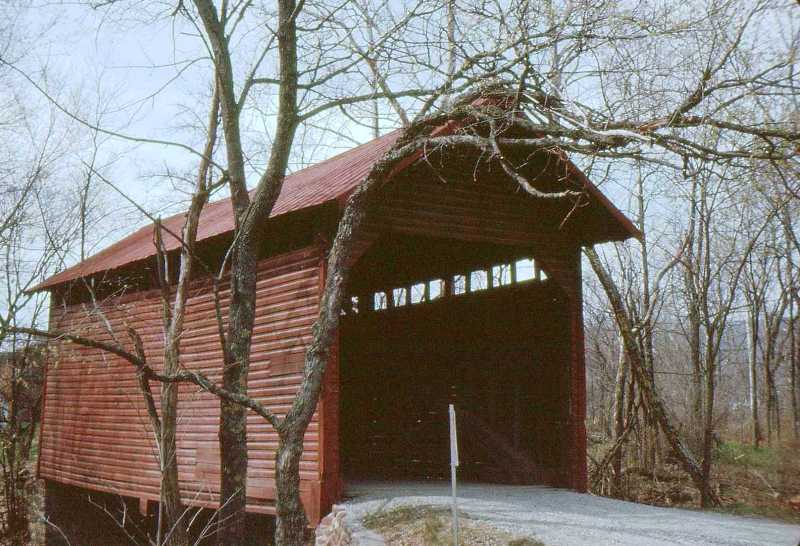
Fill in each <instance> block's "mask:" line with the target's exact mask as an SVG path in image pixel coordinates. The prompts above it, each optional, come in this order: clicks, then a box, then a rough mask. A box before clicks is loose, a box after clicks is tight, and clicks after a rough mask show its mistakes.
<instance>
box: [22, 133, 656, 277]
mask: <svg viewBox="0 0 800 546" xmlns="http://www.w3.org/2000/svg"><path fill="white" fill-rule="evenodd" d="M439 129H440V131H436V132H440V133H444V132H450V125H449V124H445V125H444V126H442V127H440V128H439ZM402 135H403V130H402V129H397V130H395V131H392V132H390V133H388V134H386V135H383V136H381V137H379V138H376V139H375V140H372V141H370V142H367V143H366V144H362V145H361V146H357V147H355V148H353V149H352V150H348V151H346V152H343V153H341V154H339V155H336V156H334V157H332V158H330V159H327V160H325V161H322V162H320V163H317V164H315V165H313V166H310V167H307V168H305V169H302V170H300V171H297V172H295V173H292V174H290V175H288V176H287V177H286V179H285V180H284V183H283V188H282V189H281V193H280V196H279V197H278V200H277V202H276V203H275V206H274V207H273V210H272V214H271V216H270V217H271V218H274V217H276V216H281V215H283V214H288V213H290V212H294V211H298V210H301V209H306V208H309V207H314V206H317V205H322V204H324V203H327V202H330V201H333V200H337V199H341V198H343V197H345V196H347V195H348V194H349V193H350V192H351V191H353V190H354V189H355V188H356V187H357V186H358V184H359V183H361V181H362V180H363V179H364V178H365V177H366V176H367V175H368V174H369V172H370V170H371V169H372V167H373V166H374V165H375V163H376V162H377V161H379V160H380V159H381V158H382V157H383V156H384V155H385V154H386V153H387V152H388V151H389V150H390V149H391V148H392V146H394V144H395V143H396V142H397V141H398V139H399V138H400V137H401V136H402ZM567 162H568V164H569V166H570V167H571V169H570V170H572V169H574V171H573V175H574V176H576V178H577V179H578V180H579V181H580V182H582V183H583V185H584V187H585V188H586V189H587V190H588V191H589V193H591V194H593V195H594V196H595V197H596V198H597V199H598V201H599V203H600V204H601V205H602V207H603V208H605V209H606V210H607V212H609V213H610V215H611V216H612V218H613V221H614V223H616V224H617V229H616V230H614V231H615V232H617V233H619V234H623V236H619V235H616V234H615V235H614V236H612V237H607V238H606V239H605V240H622V239H626V238H628V237H638V236H640V233H639V230H638V229H636V227H635V226H634V225H633V224H632V223H631V222H630V220H628V218H626V217H625V215H624V214H622V212H620V211H619V209H617V208H616V207H615V206H614V205H613V204H612V203H611V202H610V201H609V200H608V199H607V198H606V197H605V196H604V195H603V194H602V193H601V192H600V191H599V190H598V189H597V187H596V186H594V184H592V183H591V182H590V181H589V180H588V179H587V178H586V176H585V175H583V173H582V172H581V171H580V170H579V169H577V167H575V166H574V165H573V164H572V163H571V162H569V160H567ZM184 219H185V213H181V214H177V215H175V216H172V217H170V218H167V219H166V220H162V224H163V225H164V227H165V228H166V229H165V232H166V231H167V230H168V231H170V232H172V233H176V234H180V233H181V230H182V228H183V223H184ZM233 229H234V224H233V212H232V209H231V206H230V199H222V200H220V201H215V202H213V203H209V204H207V205H206V206H205V207H204V209H203V211H202V213H201V216H200V223H199V227H198V231H197V240H198V241H203V240H206V239H210V238H212V237H215V236H217V235H222V234H225V233H230V232H232V231H233ZM164 245H165V246H166V248H167V250H174V249H177V248H178V247H179V246H180V243H179V241H178V239H176V238H175V237H173V236H171V235H169V233H165V235H164ZM155 252H156V249H155V246H154V244H153V226H152V224H150V225H147V226H144V227H142V228H140V229H139V230H137V231H136V232H134V233H132V234H131V235H129V236H127V237H125V238H124V239H122V240H120V241H118V242H116V243H114V244H113V245H111V246H109V247H107V248H105V249H104V250H102V251H100V252H98V253H97V254H95V255H93V256H91V257H89V258H87V259H86V260H84V261H82V262H81V263H79V264H76V265H74V266H72V267H70V268H67V269H65V270H64V271H62V272H60V273H58V274H56V275H53V276H52V277H50V278H48V279H46V280H45V281H44V282H42V283H41V284H39V285H38V286H36V287H35V288H33V291H38V290H44V289H47V288H52V287H54V286H57V285H59V284H62V283H66V282H69V281H72V280H75V279H79V278H82V277H87V276H90V275H93V274H96V273H100V272H103V271H109V270H113V269H116V268H119V267H122V266H125V265H128V264H131V263H133V262H137V261H140V260H144V259H146V258H149V257H151V256H153V255H154V254H155Z"/></svg>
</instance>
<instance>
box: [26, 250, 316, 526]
mask: <svg viewBox="0 0 800 546" xmlns="http://www.w3.org/2000/svg"><path fill="white" fill-rule="evenodd" d="M319 263H320V257H319V249H318V248H317V247H309V248H304V249H301V250H298V251H294V252H290V253H288V254H285V255H281V256H276V257H274V258H269V259H266V260H264V261H262V262H261V264H260V265H259V273H258V275H259V280H258V284H257V303H256V306H257V310H258V311H257V317H256V325H255V328H254V335H253V353H252V365H251V381H250V393H251V394H252V395H254V396H256V397H257V398H259V399H260V400H261V401H262V402H264V403H266V404H267V406H268V407H269V408H270V409H272V410H273V411H276V412H277V413H281V412H285V411H287V410H288V408H289V405H290V404H291V401H292V398H293V395H294V392H295V391H296V390H297V388H298V386H299V383H300V381H301V373H300V372H301V368H302V363H301V362H302V360H301V358H300V357H298V356H297V355H302V354H303V353H304V349H305V346H306V345H307V344H308V342H309V341H310V339H311V325H312V324H313V321H314V320H315V318H316V314H317V305H318V299H319V288H320V287H319V272H318V269H319ZM206 286H207V283H203V282H202V281H199V282H198V283H197V284H196V285H195V286H194V288H193V290H192V294H191V296H190V298H189V303H188V312H187V316H186V333H185V335H184V337H183V339H182V344H181V350H182V354H183V357H184V362H186V363H187V365H188V366H189V367H191V368H194V369H198V370H202V371H203V372H205V373H206V374H208V375H209V377H211V378H212V379H214V380H219V379H220V370H219V366H220V363H221V353H220V349H219V342H218V339H217V333H216V322H215V319H214V316H213V313H214V310H213V303H212V298H211V295H210V293H209V291H208V290H207V288H206ZM227 296H228V293H227V291H226V290H224V291H223V308H224V305H225V301H224V298H227ZM102 308H103V310H104V313H105V316H106V318H107V320H108V323H109V324H110V325H111V327H112V329H113V330H114V331H115V335H116V336H117V338H118V339H119V340H120V341H121V342H122V344H123V345H126V346H127V345H129V341H128V339H127V336H126V335H125V334H124V330H123V328H124V327H126V326H131V327H133V328H134V329H136V330H137V331H138V332H141V333H142V338H143V342H144V344H145V351H146V353H147V355H148V362H149V363H150V364H151V365H153V366H154V367H156V368H158V367H160V366H161V363H162V360H163V359H162V357H161V354H160V350H161V347H162V342H161V339H162V336H161V326H160V318H159V316H160V309H159V308H160V301H159V295H158V293H157V292H155V291H148V292H145V293H139V294H138V297H132V296H126V297H123V298H117V299H113V298H112V299H109V300H107V301H105V302H104V303H103V306H102ZM51 324H52V325H53V328H54V329H67V330H70V331H74V332H76V333H77V332H80V333H81V334H83V335H86V336H89V337H95V338H98V339H102V340H105V341H112V339H113V338H112V336H111V335H110V334H109V333H108V332H106V331H105V330H104V326H103V324H102V321H100V320H98V317H97V315H96V314H95V315H94V316H91V315H90V314H88V313H87V309H86V306H85V305H80V304H79V305H73V306H69V307H67V308H66V310H64V309H63V308H61V309H59V310H58V311H54V313H53V320H52V322H51ZM58 349H59V355H58V360H57V361H56V362H54V363H52V364H51V365H50V366H49V370H48V375H47V379H46V384H45V388H46V389H47V396H46V398H45V404H44V411H43V420H44V421H45V422H46V423H47V426H46V427H42V432H41V441H40V446H41V449H40V458H39V461H38V466H39V474H40V476H41V477H42V478H45V479H51V480H56V481H62V482H64V483H69V484H72V485H79V486H82V487H87V488H90V489H96V490H101V491H106V492H112V493H116V494H120V495H124V496H130V497H138V498H140V499H141V498H144V499H151V500H156V499H157V498H158V483H159V472H158V465H157V462H156V457H155V442H154V441H153V438H152V435H151V431H150V429H149V424H148V421H147V416H146V412H145V409H144V404H143V402H142V398H141V394H140V393H139V392H138V388H137V385H136V380H135V374H134V370H133V369H132V367H131V366H130V364H128V363H126V362H124V361H122V360H121V359H117V358H114V357H109V356H108V355H106V354H103V353H101V352H100V351H96V350H92V349H87V348H83V347H79V346H75V345H73V344H66V343H61V344H60V345H59V347H58ZM273 367H274V368H275V370H273ZM154 390H155V391H156V392H155V394H156V395H157V394H158V385H157V384H156V385H154ZM179 393H180V394H179V398H180V401H179V409H180V417H179V429H178V437H179V441H178V461H179V469H180V479H181V488H182V495H183V497H184V500H185V501H186V502H188V503H190V504H196V505H203V506H211V507H213V506H214V504H215V503H216V502H217V492H218V487H219V485H218V483H219V462H218V452H215V447H216V434H217V426H218V422H219V417H218V416H219V403H218V401H217V400H216V399H215V398H214V397H213V396H210V395H207V394H205V393H202V392H200V391H199V390H198V389H197V388H196V387H194V386H191V385H181V386H180V388H179ZM248 436H249V437H248V444H249V457H250V465H249V470H248V476H249V480H248V481H250V482H251V483H252V484H253V488H252V491H250V494H249V498H248V509H249V510H252V511H255V512H271V511H273V504H274V487H273V486H272V485H270V484H271V483H272V480H273V478H274V452H275V449H276V448H277V442H278V437H277V434H276V433H275V431H274V430H272V428H271V427H270V426H269V425H268V424H267V423H266V422H264V420H263V419H261V418H260V417H258V416H256V415H251V416H249V417H248ZM320 439H321V433H320V426H319V423H318V421H317V417H316V416H315V418H314V420H313V422H312V423H311V425H310V426H309V430H308V432H307V434H306V440H305V451H304V455H303V459H302V462H301V479H302V482H303V485H302V490H303V498H304V501H305V502H307V511H308V513H309V516H313V517H315V518H318V517H319V493H318V492H319V481H320V479H321V476H320V465H319V462H320V453H321V449H320Z"/></svg>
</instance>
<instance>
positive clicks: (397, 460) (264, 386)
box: [39, 131, 637, 522]
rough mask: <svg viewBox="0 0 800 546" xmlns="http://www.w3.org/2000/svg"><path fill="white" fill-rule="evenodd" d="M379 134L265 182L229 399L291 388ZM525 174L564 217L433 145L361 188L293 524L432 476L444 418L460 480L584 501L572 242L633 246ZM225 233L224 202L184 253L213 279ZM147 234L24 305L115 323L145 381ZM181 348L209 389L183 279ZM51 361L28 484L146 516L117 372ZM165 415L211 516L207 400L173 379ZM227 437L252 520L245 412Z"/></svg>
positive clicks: (210, 210)
mask: <svg viewBox="0 0 800 546" xmlns="http://www.w3.org/2000/svg"><path fill="white" fill-rule="evenodd" d="M400 136H401V132H400V131H395V132H393V133H390V134H387V135H385V136H383V137H381V138H378V139H376V140H374V141H372V142H369V143H367V144H364V145H363V146H359V147H357V148H355V149H353V150H351V151H348V152H346V153H343V154H341V155H338V156H336V157H334V158H332V159H329V160H327V161H323V162H321V163H319V164H317V165H315V166H313V167H309V168H307V169H304V170H302V171H299V172H297V173H294V174H292V175H291V176H289V177H288V178H287V179H286V182H285V185H284V188H283V191H282V193H281V195H280V198H279V200H278V202H277V205H276V206H275V209H274V211H273V214H272V218H271V219H270V220H269V226H267V227H268V230H269V233H270V237H269V243H268V245H267V246H266V247H265V248H264V249H263V257H262V259H261V261H260V270H259V278H258V296H257V298H258V299H257V318H256V326H255V331H254V336H253V355H252V364H251V371H250V376H249V392H250V394H251V395H252V396H254V397H257V398H258V399H259V400H260V401H261V402H262V403H264V404H265V405H267V406H268V407H269V408H270V409H271V410H273V411H274V412H276V413H278V414H280V413H282V412H284V411H285V410H286V409H287V408H288V405H289V404H290V402H291V399H292V396H293V393H294V392H295V391H296V389H297V387H298V385H299V383H300V381H301V379H302V375H301V372H302V363H303V356H304V350H305V347H306V346H307V344H308V343H309V341H310V336H311V326H312V324H313V322H314V320H315V319H316V316H317V310H318V303H319V300H320V295H321V289H322V283H323V279H324V272H325V267H326V252H327V249H328V246H329V241H331V239H332V236H333V234H334V233H335V229H336V224H337V221H338V218H339V216H340V214H341V211H342V207H343V204H344V202H345V200H346V198H347V196H348V195H349V194H350V193H351V192H352V191H353V190H354V189H355V188H356V186H357V185H358V184H359V183H360V181H361V180H362V179H363V178H364V177H365V176H366V174H367V173H368V172H369V171H370V169H371V168H372V166H373V165H374V164H375V163H376V162H377V161H378V160H379V159H380V158H381V157H382V156H383V155H384V154H385V153H386V152H387V151H388V150H390V149H391V148H392V146H393V145H394V144H395V142H396V141H397V139H398V138H399V137H400ZM517 159H519V160H520V161H519V162H520V163H522V159H523V158H517ZM524 159H525V167H524V169H523V170H524V174H525V175H526V176H527V177H528V178H529V179H530V180H533V181H534V184H535V185H536V186H537V187H538V188H539V189H540V190H542V191H560V190H563V189H565V188H573V189H577V190H581V191H583V192H584V197H583V198H582V202H581V203H580V206H577V207H574V206H573V205H574V203H572V202H569V201H566V202H564V201H551V200H540V199H535V198H533V197H531V196H529V195H527V194H526V193H524V192H521V191H520V190H519V188H518V187H517V186H516V185H515V183H514V182H513V181H511V180H510V179H509V178H508V177H506V176H505V175H504V174H503V172H502V170H501V169H500V168H498V166H497V165H496V164H495V163H493V161H491V160H490V159H488V158H486V157H480V156H479V155H478V154H477V153H474V152H465V151H463V150H452V149H439V150H436V151H432V152H430V153H428V154H427V155H426V156H425V158H424V159H423V158H420V159H418V160H417V161H415V162H414V163H412V164H411V165H409V166H407V167H406V168H404V169H403V170H402V172H400V173H398V174H397V175H396V176H395V177H394V178H393V179H392V180H391V181H390V182H389V183H388V184H386V185H385V186H384V187H383V188H382V189H381V190H380V192H381V193H380V195H379V196H378V197H377V199H375V201H374V203H373V205H372V208H371V210H370V211H369V217H368V218H369V230H368V235H367V236H365V237H364V239H363V240H362V241H361V243H362V244H361V245H360V251H361V254H360V258H359V260H358V262H357V263H356V265H355V266H354V271H353V276H352V281H351V284H350V287H349V289H350V294H351V298H350V300H349V304H348V306H347V313H346V316H344V317H343V319H342V325H341V328H340V330H339V337H338V346H337V350H336V351H335V352H334V357H333V359H332V361H331V362H330V363H329V366H328V369H327V372H326V376H325V385H324V390H323V395H322V399H321V401H320V403H319V407H318V410H317V413H316V416H315V418H314V420H313V422H312V424H311V426H310V427H309V430H308V432H307V434H306V440H305V450H304V455H303V460H302V463H301V479H302V487H301V489H302V498H303V500H304V504H305V507H306V511H307V513H308V515H309V518H310V519H311V520H312V522H314V521H317V520H318V519H319V517H320V515H321V514H323V513H324V512H325V511H326V510H327V509H328V508H329V507H330V505H331V503H332V502H334V501H335V500H336V499H338V498H340V496H341V495H342V492H343V482H344V481H346V480H348V479H360V478H378V479H393V478H406V479H408V478H422V479H426V478H440V477H444V476H445V475H446V472H447V457H448V450H447V434H446V430H447V419H446V408H447V404H448V403H454V404H455V405H456V407H457V408H458V410H459V412H460V415H461V417H460V423H459V426H460V429H461V430H460V435H461V441H462V446H461V452H462V453H461V456H462V467H461V471H462V475H463V477H464V478H465V479H468V480H481V481H490V482H505V483H543V484H550V485H554V486H558V487H567V488H572V489H577V490H584V489H585V488H586V479H587V478H586V438H585V429H584V415H585V380H584V344H583V321H582V311H581V306H582V301H581V272H580V248H581V246H582V245H592V244H595V243H600V242H605V241H619V240H623V239H626V238H628V237H630V236H635V235H636V234H637V231H636V229H635V228H634V227H633V226H632V225H631V223H630V222H629V221H628V220H627V219H626V218H625V217H624V216H623V215H622V214H621V213H620V212H619V211H618V210H617V209H616V208H615V207H614V206H613V205H612V204H611V203H610V202H609V201H608V200H607V199H606V198H605V197H604V196H602V195H601V194H600V192H599V191H598V190H597V189H596V188H595V187H594V186H593V185H592V184H591V182H589V181H588V180H587V179H586V177H585V176H584V175H583V174H582V173H581V172H580V171H579V170H578V169H577V168H575V166H574V165H573V164H572V163H570V162H569V161H567V160H566V159H565V158H564V157H563V155H561V154H558V153H553V152H548V151H539V152H537V153H535V154H533V155H531V156H529V157H527V158H524ZM182 222H183V216H182V215H178V216H176V217H174V218H171V219H169V220H167V221H166V225H167V227H168V228H170V229H171V230H172V231H174V232H176V233H177V232H180V227H181V225H182ZM232 228H233V224H232V216H231V207H230V204H229V203H228V202H227V201H219V202H216V203H212V204H210V205H209V206H208V207H207V208H206V209H205V211H204V212H203V214H202V219H201V223H200V231H199V239H200V240H201V241H202V243H201V253H202V256H203V258H204V259H206V260H207V261H208V263H212V264H214V263H220V262H219V260H220V257H221V256H222V255H223V253H224V252H225V249H226V248H227V246H228V245H229V243H230V240H231V232H232ZM152 239H153V237H152V228H150V227H145V228H142V229H140V230H139V231H137V232H136V233H134V234H133V235H131V236H129V237H127V238H125V239H123V240H122V241H120V242H118V243H116V244H114V245H112V246H110V247H108V248H107V249H105V250H103V251H102V252H100V253H98V254H97V255H95V256H93V257H91V258H89V259H87V260H86V261H84V262H82V263H80V264H78V265H76V266H75V267H72V268H70V269H67V270H66V271H64V272H62V273H60V274H58V275H56V276H54V277H52V278H50V279H48V280H47V281H46V282H45V283H43V284H42V285H41V286H40V287H39V289H46V290H49V291H50V292H51V294H52V311H51V328H53V329H59V330H67V331H71V332H76V333H81V334H83V335H84V336H94V337H97V338H100V339H105V340H111V334H110V333H109V332H108V330H107V328H106V324H110V326H111V329H112V330H113V331H121V329H122V328H123V327H128V326H132V327H133V328H135V329H136V330H137V331H138V332H139V334H140V335H141V336H142V338H143V340H144V342H145V345H146V347H145V349H146V352H147V353H148V355H149V356H148V358H149V362H151V363H152V364H153V365H154V366H155V367H158V365H159V360H160V359H161V347H162V333H161V322H160V315H159V306H160V299H159V293H158V290H156V289H155V288H154V286H155V284H154V282H155V281H154V274H153V271H152V267H153V266H154V263H155V262H154V259H153V255H154V252H155V249H154V247H153V243H152ZM167 244H168V246H169V247H170V248H171V249H173V250H174V249H176V248H177V246H178V243H177V241H175V240H171V241H169V240H168V241H167ZM224 294H225V292H224V287H223V296H224ZM94 302H100V303H99V308H100V309H102V311H103V313H102V314H103V315H104V319H103V320H100V318H99V316H100V313H98V312H97V308H96V307H95V303H94ZM106 321H107V323H106ZM120 339H123V340H125V339H126V338H125V337H124V336H123V337H121V338H120ZM181 353H182V358H183V362H184V364H185V365H186V366H188V367H192V368H195V369H197V370H202V371H203V372H205V373H206V374H208V375H209V376H210V377H212V378H214V379H216V380H219V378H220V371H219V368H220V362H221V361H222V357H221V354H220V346H219V343H218V339H217V334H216V326H215V319H214V313H213V305H212V296H211V293H210V291H209V283H208V282H207V280H204V279H202V278H199V279H198V280H197V281H196V283H195V284H194V286H193V290H192V293H191V295H190V299H189V306H188V315H187V320H186V332H185V334H184V336H183V339H182V347H181ZM58 355H59V356H58V360H57V362H53V363H51V364H50V366H49V369H48V373H47V380H46V398H45V404H44V411H43V415H44V416H43V426H42V433H41V449H40V456H39V475H40V477H41V478H44V479H45V480H48V481H49V482H59V483H62V484H69V485H73V486H78V487H80V488H84V489H87V490H94V491H104V492H107V493H114V494H119V495H122V496H124V497H130V498H133V499H139V500H140V502H142V505H146V503H147V502H150V503H151V504H152V503H154V502H156V501H157V500H158V492H159V470H158V463H157V460H156V456H155V444H154V440H153V437H152V433H151V431H150V430H149V425H148V421H147V418H146V412H145V408H144V404H143V401H142V397H141V395H140V393H139V392H138V389H137V382H136V377H135V374H134V373H133V371H132V369H131V367H130V365H129V364H128V363H126V362H123V361H121V360H120V359H117V358H115V357H113V356H110V355H108V354H104V353H102V352H100V351H97V350H93V349H87V348H82V347H78V346H75V345H67V344H62V346H61V347H60V351H59V353H58ZM179 412H180V418H179V439H178V458H179V465H180V480H181V487H182V493H183V496H184V500H185V502H187V503H189V504H192V505H199V506H206V507H209V508H213V507H215V506H216V505H217V503H218V492H219V474H220V471H219V464H220V463H219V452H218V447H217V425H218V414H219V404H218V402H217V400H216V399H214V398H213V397H212V396H211V395H208V394H205V393H203V392H199V391H198V390H197V388H195V387H193V386H190V385H181V387H180V403H179ZM248 440H249V443H248V449H249V456H250V466H249V477H248V483H249V489H248V506H249V509H250V510H251V511H253V512H258V513H271V512H273V510H274V498H275V493H274V482H273V469H274V461H273V453H274V449H275V447H276V444H277V436H276V434H275V432H274V431H273V430H272V429H271V428H270V426H269V425H268V424H267V423H266V422H264V421H263V420H262V419H261V418H260V417H258V416H255V415H252V416H251V418H250V421H249V423H248Z"/></svg>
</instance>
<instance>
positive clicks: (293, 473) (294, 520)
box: [275, 432, 308, 546]
mask: <svg viewBox="0 0 800 546" xmlns="http://www.w3.org/2000/svg"><path fill="white" fill-rule="evenodd" d="M302 455H303V435H302V434H298V433H296V432H292V433H289V434H281V436H280V443H279V445H278V451H277V452H276V453H275V486H276V487H275V491H276V494H277V499H276V501H277V502H276V506H277V514H276V521H275V525H276V528H275V544H276V546H299V545H302V544H305V543H306V532H307V527H308V520H307V519H306V514H305V511H304V510H303V503H302V501H301V499H300V458H301V456H302Z"/></svg>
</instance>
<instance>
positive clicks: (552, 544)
mask: <svg viewBox="0 0 800 546" xmlns="http://www.w3.org/2000/svg"><path fill="white" fill-rule="evenodd" d="M449 495H450V486H449V484H447V483H437V482H419V483H416V482H415V483H409V482H402V483H385V482H380V483H378V482H375V483H371V482H360V483H355V484H348V488H347V496H348V500H347V501H346V502H345V503H344V504H345V505H346V506H347V510H348V512H349V513H350V514H352V516H354V517H355V518H360V517H363V515H364V514H367V513H369V512H373V511H375V510H377V509H380V508H393V507H395V506H398V505H402V504H406V505H408V504H448V505H449V503H450V497H449ZM458 496H459V506H460V508H461V509H463V510H464V512H466V513H467V514H469V516H470V517H472V518H474V519H478V520H483V521H486V522H487V523H489V524H491V525H493V526H495V527H497V528H500V529H503V530H505V531H508V532H510V533H512V534H515V535H519V536H531V535H533V536H535V537H537V538H538V539H539V540H541V541H543V542H544V543H545V544H547V545H548V546H573V545H574V546H583V545H586V546H602V545H606V544H614V545H622V546H644V545H651V544H652V545H658V546H662V545H663V546H668V545H669V546H671V545H697V546H704V545H726V546H745V545H746V546H753V545H786V546H798V544H800V526H798V525H789V524H785V523H778V522H774V521H771V520H767V519H758V518H749V517H739V516H730V515H724V514H714V513H708V512H700V511H693V510H681V509H677V508H658V507H654V506H647V505H643V504H635V503H631V502H624V501H617V500H612V499H606V498H603V497H595V496H592V495H584V494H580V493H574V492H571V491H565V490H561V489H551V488H547V487H537V486H509V485H487V484H463V485H460V487H459V495H458Z"/></svg>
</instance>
